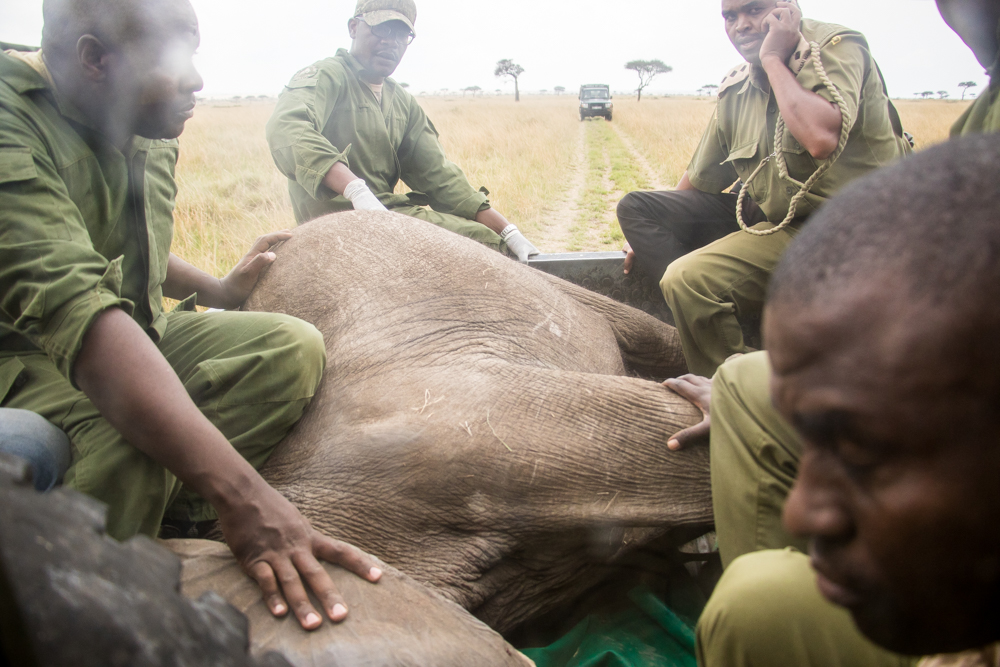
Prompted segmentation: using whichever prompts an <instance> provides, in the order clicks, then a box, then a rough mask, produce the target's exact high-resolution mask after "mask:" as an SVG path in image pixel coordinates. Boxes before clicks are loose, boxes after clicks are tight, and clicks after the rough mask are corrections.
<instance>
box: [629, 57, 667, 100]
mask: <svg viewBox="0 0 1000 667" xmlns="http://www.w3.org/2000/svg"><path fill="white" fill-rule="evenodd" d="M625 69H630V70H632V71H633V72H635V73H636V74H638V75H639V87H638V88H637V89H636V92H637V93H638V96H637V97H636V102H640V101H642V89H643V88H645V87H646V86H648V85H649V84H650V83H652V81H653V78H654V77H655V76H656V75H657V74H666V73H667V72H673V71H674V68H673V67H671V66H670V65H667V64H665V63H664V62H663V61H662V60H630V61H628V62H627V63H625Z"/></svg>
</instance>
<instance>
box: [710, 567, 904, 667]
mask: <svg viewBox="0 0 1000 667" xmlns="http://www.w3.org/2000/svg"><path fill="white" fill-rule="evenodd" d="M697 652H698V664H699V665H700V666H701V667H722V666H725V667H742V666H744V665H747V666H749V665H772V666H773V667H785V666H788V667H791V666H793V665H816V666H825V665H829V666H831V667H840V666H845V667H846V666H847V665H859V664H862V665H870V666H871V667H880V666H883V665H885V666H892V667H897V666H900V665H908V664H910V663H911V660H910V659H908V658H904V657H902V656H897V655H895V654H892V653H889V652H887V651H885V650H883V649H880V648H878V647H877V646H875V645H874V644H872V643H871V642H870V641H868V640H867V639H866V638H865V637H864V636H863V635H862V634H861V632H860V631H858V629H857V628H856V627H855V625H854V622H853V621H852V620H851V617H850V614H849V613H848V612H847V611H846V610H845V609H842V608H840V607H837V606H835V605H833V604H832V603H830V602H828V601H827V600H826V599H825V598H823V596H822V595H821V594H820V593H819V590H818V589H817V587H816V575H815V573H814V571H813V569H812V567H811V566H810V565H809V558H808V557H807V556H805V555H804V554H802V553H800V552H798V551H794V550H792V549H784V550H771V551H758V552H755V553H751V554H747V555H745V556H741V557H740V558H737V559H736V560H735V561H733V563H732V564H731V565H730V566H729V567H728V568H727V569H726V571H725V573H723V575H722V579H720V580H719V584H718V585H717V586H716V588H715V591H714V592H713V593H712V597H711V599H709V601H708V604H707V605H706V606H705V610H704V611H703V612H702V615H701V618H700V619H699V621H698V628H697Z"/></svg>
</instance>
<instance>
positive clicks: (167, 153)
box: [0, 52, 177, 381]
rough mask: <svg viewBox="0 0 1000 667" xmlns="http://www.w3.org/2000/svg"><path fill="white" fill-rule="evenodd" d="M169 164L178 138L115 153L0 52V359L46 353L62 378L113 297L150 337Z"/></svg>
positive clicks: (159, 316) (156, 310)
mask: <svg viewBox="0 0 1000 667" xmlns="http://www.w3.org/2000/svg"><path fill="white" fill-rule="evenodd" d="M176 161H177V142H176V141H159V140H157V141H152V140H148V139H141V138H138V137H135V138H133V140H132V141H131V142H130V145H129V146H128V147H127V148H126V149H125V151H124V152H122V151H120V150H118V149H117V148H116V147H114V146H112V145H111V144H110V143H108V142H107V141H105V140H104V139H103V138H102V137H101V136H100V135H99V134H98V133H97V132H96V131H94V130H93V129H92V128H91V127H89V126H88V124H87V121H86V119H85V118H84V117H83V116H82V114H81V113H80V112H79V111H78V110H77V109H75V108H74V107H73V106H72V105H71V104H69V103H68V102H67V101H66V100H64V99H62V98H60V97H59V95H57V94H56V92H55V90H54V89H53V88H52V87H51V86H50V85H49V84H48V83H47V82H46V80H45V79H44V78H43V77H42V76H41V75H40V74H39V73H38V72H36V71H35V70H34V69H32V68H31V67H29V66H28V65H26V64H25V63H23V62H21V61H20V60H17V59H15V58H13V57H11V56H8V55H6V54H4V53H2V52H0V356H8V355H10V354H12V353H16V352H23V351H26V350H38V349H40V350H44V351H45V352H46V354H47V355H48V356H49V358H50V359H51V360H52V361H53V363H54V364H55V365H56V367H57V368H59V370H60V372H61V373H62V374H63V375H64V376H66V377H67V378H68V379H70V380H72V377H71V373H72V368H73V362H74V361H75V359H76V356H77V354H78V353H79V351H80V346H81V344H82V341H83V336H84V334H85V333H86V331H87V329H88V328H89V327H90V325H91V323H92V322H93V321H94V319H95V318H96V316H97V315H98V314H99V313H101V312H102V311H103V310H105V309H107V308H110V307H113V306H117V307H119V308H122V309H123V310H125V311H126V312H128V313H130V314H131V315H132V317H133V319H134V320H135V321H136V322H138V323H139V325H140V326H141V327H143V328H144V329H145V330H146V331H147V332H148V333H149V335H150V336H151V337H152V338H153V339H154V340H159V338H160V336H161V335H162V333H163V331H164V329H165V328H166V317H165V315H164V314H163V312H162V299H161V297H162V292H161V289H160V286H161V284H162V283H163V281H164V279H165V278H166V273H167V261H168V259H169V253H170V242H171V239H172V236H173V209H174V196H175V194H176V187H175V185H174V165H175V163H176ZM3 380H4V378H0V381H3Z"/></svg>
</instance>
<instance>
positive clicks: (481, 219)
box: [476, 208, 510, 234]
mask: <svg viewBox="0 0 1000 667" xmlns="http://www.w3.org/2000/svg"><path fill="white" fill-rule="evenodd" d="M476 222H478V223H479V224H481V225H483V226H485V227H488V228H489V229H491V230H492V231H494V232H496V233H497V234H499V233H500V232H502V231H503V230H504V228H505V227H506V226H507V225H509V224H510V222H509V221H508V220H507V218H505V217H503V215H501V214H500V213H498V212H497V210H496V209H495V208H487V209H483V210H482V211H480V212H479V213H476Z"/></svg>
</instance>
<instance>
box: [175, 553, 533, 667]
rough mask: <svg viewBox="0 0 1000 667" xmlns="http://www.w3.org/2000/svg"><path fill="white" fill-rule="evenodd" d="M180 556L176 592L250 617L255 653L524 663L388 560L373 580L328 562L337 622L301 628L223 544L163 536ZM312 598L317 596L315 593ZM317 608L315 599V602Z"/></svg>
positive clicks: (408, 662)
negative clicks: (274, 608) (340, 609)
mask: <svg viewBox="0 0 1000 667" xmlns="http://www.w3.org/2000/svg"><path fill="white" fill-rule="evenodd" d="M164 544H165V545H166V546H168V547H169V548H170V549H172V550H173V551H174V553H176V554H177V555H178V556H180V557H181V560H182V561H183V563H184V570H183V574H182V576H181V580H182V591H183V592H184V594H185V595H187V596H189V597H191V598H197V597H199V596H201V595H204V594H206V593H207V592H209V591H211V592H213V593H218V594H219V595H222V596H223V597H224V598H225V599H226V600H228V601H229V602H230V603H231V604H233V605H234V606H235V607H236V608H237V609H239V610H240V611H242V612H243V613H244V614H246V616H247V618H248V619H249V621H250V636H251V638H252V639H253V650H254V652H262V651H279V652H281V654H282V655H284V656H285V658H287V659H288V660H289V662H291V663H292V664H293V665H295V667H307V666H308V667H431V666H433V667H530V666H531V664H532V662H531V661H530V660H528V659H527V658H526V657H524V656H523V655H521V654H520V653H518V652H517V651H516V650H515V649H514V648H513V647H512V646H511V645H510V644H508V643H507V642H505V641H504V639H503V637H501V636H500V635H498V634H497V633H496V632H494V631H493V630H491V629H490V628H489V627H487V626H486V625H485V624H484V623H483V622H482V621H480V620H478V619H476V618H475V617H474V616H472V615H471V614H470V613H469V612H467V611H465V610H464V609H462V608H461V607H459V606H458V605H456V604H455V603H454V602H449V601H448V600H445V599H444V598H443V597H441V596H440V595H438V594H437V593H435V592H434V591H432V590H431V589H430V588H428V587H426V586H423V585H421V584H418V583H417V582H415V581H414V580H413V579H411V578H409V577H407V576H406V575H404V574H401V573H400V572H398V571H397V570H394V569H393V568H391V567H386V568H385V571H384V573H383V575H382V579H381V581H379V583H378V584H375V585H372V584H370V583H368V582H366V581H364V580H362V579H360V578H359V577H356V576H354V575H353V574H349V573H348V572H347V571H346V570H342V569H340V568H337V567H334V566H332V565H327V566H326V569H327V571H328V572H329V573H330V576H331V578H332V579H333V581H334V583H335V584H336V585H337V589H338V590H339V591H340V592H341V593H342V594H343V595H344V597H346V598H347V599H348V600H351V601H352V602H350V603H349V604H350V605H351V611H350V614H349V615H348V617H347V619H346V620H344V622H343V623H331V622H330V621H328V620H327V621H325V622H324V623H323V625H321V626H320V627H319V628H318V629H317V630H315V631H313V632H306V631H305V630H303V629H302V628H301V627H299V625H298V621H297V620H296V619H295V617H294V616H293V615H291V614H289V615H288V616H286V617H285V618H283V619H275V618H274V617H273V616H272V615H271V612H270V611H268V609H267V607H266V606H265V605H264V601H263V600H262V599H261V596H260V589H259V588H258V587H257V584H256V583H254V582H253V581H252V580H251V579H250V578H248V577H247V576H245V575H244V574H243V571H242V570H241V569H240V567H239V565H237V563H236V560H235V559H234V558H233V555H232V554H231V553H230V551H229V549H228V548H227V547H226V545H224V544H219V543H218V542H209V541H206V540H167V541H166V542H164ZM313 604H317V605H318V603H317V602H316V601H315V600H314V601H313ZM320 608H321V607H319V606H317V609H320Z"/></svg>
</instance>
